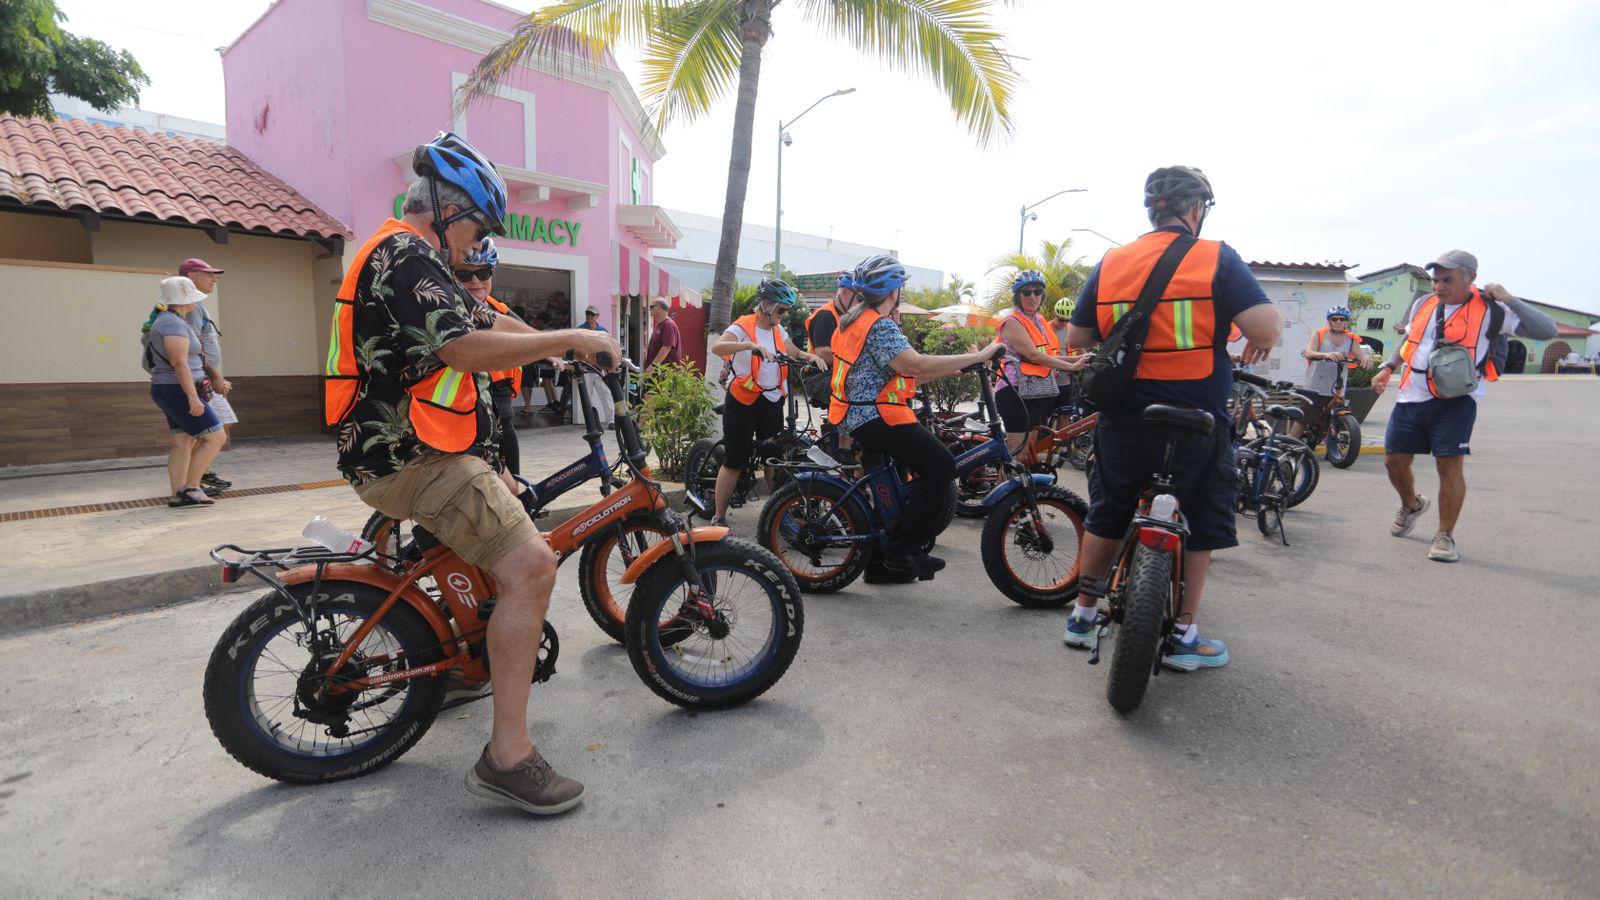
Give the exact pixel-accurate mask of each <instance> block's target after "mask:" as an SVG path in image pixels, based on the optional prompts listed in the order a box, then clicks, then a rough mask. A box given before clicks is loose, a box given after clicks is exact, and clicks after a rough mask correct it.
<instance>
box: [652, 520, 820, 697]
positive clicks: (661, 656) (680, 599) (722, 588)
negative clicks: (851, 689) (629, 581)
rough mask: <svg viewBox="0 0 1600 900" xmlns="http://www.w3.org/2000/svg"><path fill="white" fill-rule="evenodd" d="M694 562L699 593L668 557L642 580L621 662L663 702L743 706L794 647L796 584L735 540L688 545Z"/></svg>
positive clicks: (800, 627) (801, 621) (799, 624)
mask: <svg viewBox="0 0 1600 900" xmlns="http://www.w3.org/2000/svg"><path fill="white" fill-rule="evenodd" d="M694 567H695V571H696V573H697V574H698V576H699V579H700V582H701V584H702V585H703V586H704V588H705V591H704V593H702V592H701V591H699V590H698V589H697V588H695V587H694V586H693V585H692V584H691V583H690V581H689V579H687V578H686V577H685V572H684V568H683V562H682V561H681V560H680V559H679V558H678V557H676V556H675V555H668V556H666V557H663V558H662V559H661V560H660V561H659V562H657V563H656V564H655V565H654V566H651V567H650V571H648V572H646V573H645V574H644V577H643V578H641V579H640V581H639V589H638V590H636V591H634V593H633V600H632V602H631V603H630V604H629V605H628V620H627V630H628V640H627V646H628V659H629V660H631V661H632V662H633V669H634V671H635V672H637V673H638V674H639V677H640V678H641V679H643V680H644V683H645V684H646V685H648V686H649V687H650V690H652V691H654V692H655V693H656V694H657V695H659V696H660V697H661V698H662V699H664V700H666V701H668V702H669V703H675V704H677V705H678V706H683V707H687V708H690V709H723V708H726V707H729V706H737V705H739V704H741V703H746V702H748V701H750V700H752V699H754V698H756V697H758V696H760V695H761V694H762V693H764V692H765V691H766V690H767V689H768V688H770V687H772V686H773V685H774V684H776V683H777V682H778V679H780V678H782V677H783V673H784V672H786V671H788V669H789V664H790V663H792V662H793V661H794V656H795V653H797V652H798V651H799V649H800V638H801V633H802V632H803V631H804V628H805V610H804V608H803V607H802V606H801V601H800V586H799V585H798V584H796V583H795V579H794V576H793V575H791V574H790V573H789V572H788V570H786V569H785V568H784V567H783V565H782V564H781V563H779V562H778V560H777V558H775V557H774V556H773V555H772V554H771V553H768V552H766V551H765V550H762V549H761V548H760V547H757V546H756V545H754V544H751V543H749V542H747V541H741V540H736V539H733V538H724V539H722V540H720V541H716V542H712V543H702V544H697V545H695V548H694Z"/></svg>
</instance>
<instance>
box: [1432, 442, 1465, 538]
mask: <svg viewBox="0 0 1600 900" xmlns="http://www.w3.org/2000/svg"><path fill="white" fill-rule="evenodd" d="M1466 461H1467V458H1466V457H1465V456H1438V457H1435V458H1434V461H1433V464H1434V467H1435V468H1437V469H1438V470H1439V530H1440V531H1448V532H1451V533H1454V532H1455V530H1456V520H1457V519H1459V518H1460V517H1461V507H1462V505H1463V504H1465V503H1466V502H1467V467H1466Z"/></svg>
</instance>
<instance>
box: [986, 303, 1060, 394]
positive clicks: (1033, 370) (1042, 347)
mask: <svg viewBox="0 0 1600 900" xmlns="http://www.w3.org/2000/svg"><path fill="white" fill-rule="evenodd" d="M1006 319H1016V320H1017V321H1018V322H1021V323H1022V327H1023V328H1025V329H1027V332H1028V340H1030V341H1032V342H1033V346H1034V348H1035V349H1037V350H1038V351H1039V352H1041V353H1043V354H1045V355H1046V356H1060V355H1061V344H1060V342H1059V341H1057V340H1056V332H1055V329H1054V328H1046V329H1043V330H1040V328H1039V326H1037V325H1035V324H1034V323H1033V318H1032V317H1031V316H1025V315H1022V314H1021V313H1020V312H1019V311H1017V310H1012V311H1010V312H1008V313H1006V314H1005V315H1004V316H1001V317H1000V327H1001V328H1004V327H1005V324H1006V323H1005V320H1006ZM995 340H997V341H998V340H999V337H998V336H996V338H995ZM1017 370H1018V371H1020V372H1021V373H1022V374H1024V375H1031V376H1033V377H1034V378H1044V377H1047V376H1049V375H1053V374H1055V369H1052V368H1050V367H1049V366H1041V365H1039V364H1038V363H1034V362H1028V361H1027V360H1025V359H1022V358H1021V356H1020V355H1019V356H1018V358H1017Z"/></svg>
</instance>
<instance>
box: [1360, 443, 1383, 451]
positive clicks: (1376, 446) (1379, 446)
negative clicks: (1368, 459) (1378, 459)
mask: <svg viewBox="0 0 1600 900" xmlns="http://www.w3.org/2000/svg"><path fill="white" fill-rule="evenodd" d="M1361 452H1362V453H1382V452H1383V445H1382V444H1362V445H1361Z"/></svg>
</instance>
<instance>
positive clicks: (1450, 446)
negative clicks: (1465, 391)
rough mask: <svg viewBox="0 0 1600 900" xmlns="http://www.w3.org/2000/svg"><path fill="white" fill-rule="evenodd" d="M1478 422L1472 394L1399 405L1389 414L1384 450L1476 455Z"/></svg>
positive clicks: (1476, 403)
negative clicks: (1475, 427)
mask: <svg viewBox="0 0 1600 900" xmlns="http://www.w3.org/2000/svg"><path fill="white" fill-rule="evenodd" d="M1477 420H1478V401H1477V400H1474V399H1473V398H1472V396H1471V395H1470V394H1469V395H1467V396H1465V397H1452V398H1450V399H1449V400H1440V399H1439V398H1437V397H1433V398H1430V399H1427V400H1423V401H1422V402H1420V403H1396V404H1395V405H1394V412H1392V413H1390V414H1389V430H1388V431H1387V432H1385V433H1384V435H1383V449H1384V450H1387V451H1388V452H1390V453H1411V454H1417V453H1424V454H1432V455H1433V456H1466V455H1468V454H1469V453H1471V452H1472V448H1471V446H1470V444H1471V443H1472V425H1473V423H1474V422H1476V421H1477Z"/></svg>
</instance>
